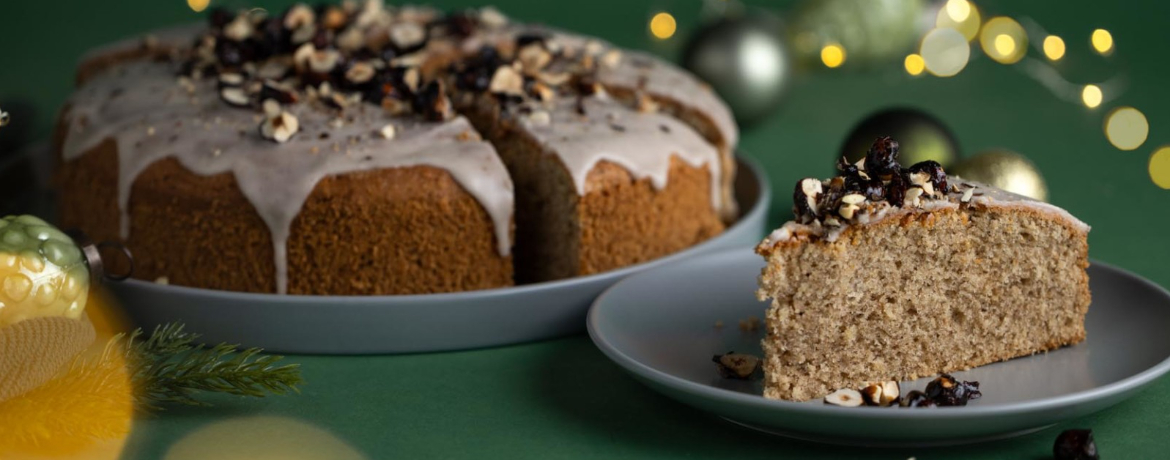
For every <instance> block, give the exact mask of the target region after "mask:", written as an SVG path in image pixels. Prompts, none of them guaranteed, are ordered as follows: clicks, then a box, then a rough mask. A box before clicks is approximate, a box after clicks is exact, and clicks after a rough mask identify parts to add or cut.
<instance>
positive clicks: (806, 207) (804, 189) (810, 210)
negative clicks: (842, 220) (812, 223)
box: [792, 177, 822, 222]
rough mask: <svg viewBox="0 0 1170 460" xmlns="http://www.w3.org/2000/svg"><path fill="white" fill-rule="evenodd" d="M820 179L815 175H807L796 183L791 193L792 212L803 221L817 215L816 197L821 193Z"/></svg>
mask: <svg viewBox="0 0 1170 460" xmlns="http://www.w3.org/2000/svg"><path fill="white" fill-rule="evenodd" d="M821 191H822V190H821V181H820V179H817V178H815V177H807V178H804V179H801V180H800V182H797V183H796V191H795V192H794V193H793V194H792V195H793V196H792V203H793V204H792V207H793V211H792V212H793V213H795V214H796V216H797V217H800V218H801V219H802V220H804V222H808V221H809V220H812V219H814V218H816V216H817V197H818V196H820V194H821Z"/></svg>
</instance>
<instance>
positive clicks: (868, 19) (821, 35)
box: [789, 0, 927, 68]
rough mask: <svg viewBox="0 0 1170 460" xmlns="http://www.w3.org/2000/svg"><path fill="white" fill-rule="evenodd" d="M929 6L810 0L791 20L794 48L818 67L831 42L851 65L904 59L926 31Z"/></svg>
mask: <svg viewBox="0 0 1170 460" xmlns="http://www.w3.org/2000/svg"><path fill="white" fill-rule="evenodd" d="M926 7H927V5H926V1H925V0H805V1H804V2H802V3H801V4H800V6H799V7H797V9H796V12H795V14H794V15H793V16H792V17H791V18H790V19H791V21H792V24H791V26H792V27H791V28H790V29H789V32H790V33H791V36H792V41H791V44H792V49H793V52H794V53H795V54H796V56H797V57H798V59H799V60H800V61H801V62H802V63H805V64H808V65H809V66H810V67H814V68H815V67H816V66H820V53H821V48H823V47H824V46H825V45H827V44H830V43H835V44H839V45H841V47H842V48H845V63H844V65H845V67H852V68H856V67H873V66H876V65H881V64H886V63H889V62H891V61H900V60H901V59H902V58H905V57H906V53H907V52H909V51H910V50H911V49H912V48H913V47H914V45H915V43H916V42H917V40H918V39H919V37H921V36H922V33H923V32H925V30H923V29H924V28H923V21H922V17H923V15H924V13H925V11H926ZM822 68H823V67H822Z"/></svg>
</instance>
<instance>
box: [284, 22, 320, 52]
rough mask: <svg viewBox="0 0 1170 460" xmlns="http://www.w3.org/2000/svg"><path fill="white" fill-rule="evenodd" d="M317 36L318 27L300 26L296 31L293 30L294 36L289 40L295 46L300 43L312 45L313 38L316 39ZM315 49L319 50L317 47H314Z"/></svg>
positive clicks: (311, 24) (312, 25)
mask: <svg viewBox="0 0 1170 460" xmlns="http://www.w3.org/2000/svg"><path fill="white" fill-rule="evenodd" d="M316 36H317V25H316V24H313V23H309V24H305V25H303V26H300V27H298V28H296V29H293V32H292V35H290V36H289V40H290V41H291V42H292V43H293V44H300V43H308V44H312V40H313V37H316ZM313 47H314V48H318V47H317V46H316V45H314V46H313Z"/></svg>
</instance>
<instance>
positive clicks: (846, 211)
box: [837, 204, 861, 219]
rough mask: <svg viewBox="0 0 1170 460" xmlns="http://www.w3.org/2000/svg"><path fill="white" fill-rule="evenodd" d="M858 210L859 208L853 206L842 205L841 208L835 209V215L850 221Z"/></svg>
mask: <svg viewBox="0 0 1170 460" xmlns="http://www.w3.org/2000/svg"><path fill="white" fill-rule="evenodd" d="M858 209H861V208H860V207H859V206H857V205H855V204H842V205H841V207H839V208H837V214H839V215H840V216H841V217H844V218H846V219H852V218H853V213H855V212H857V210H858Z"/></svg>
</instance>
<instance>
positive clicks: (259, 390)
mask: <svg viewBox="0 0 1170 460" xmlns="http://www.w3.org/2000/svg"><path fill="white" fill-rule="evenodd" d="M142 335H143V331H142V329H136V330H134V332H131V333H130V334H129V336H128V337H124V336H122V335H118V336H117V337H114V338H113V340H111V342H110V345H111V346H110V347H108V348H107V349H106V352H107V353H109V352H111V349H113V348H115V347H116V348H117V349H118V350H119V351H120V352H122V353H123V354H124V355H125V356H126V360H127V363H128V365H129V366H130V379H131V381H132V382H133V383H134V386H135V388H137V389H138V390H139V391H138V392H139V394H138V395H137V400H136V403H137V406H138V407H140V408H143V409H155V410H157V409H161V408H162V407H163V406H164V405H166V404H182V405H188V406H207V405H210V404H209V403H207V402H205V401H200V400H199V399H196V398H197V396H198V395H199V394H200V393H202V392H212V393H224V394H230V395H237V396H251V397H258V398H259V397H264V396H265V395H266V393H272V394H278V395H283V394H287V393H289V392H300V390H298V389H297V385H300V384H302V383H304V380H303V379H302V378H301V371H300V365H297V364H285V365H282V366H277V365H276V364H277V362H278V361H280V360H281V359H283V357H282V356H277V355H261V354H260V352H261V351H262V350H261V349H259V348H249V349H246V350H242V351H239V352H236V347H237V345H231V344H225V343H221V344H218V345H215V346H212V347H210V348H208V347H206V346H204V345H200V344H195V343H194V341H195V340H196V339H198V338H199V335H198V334H193V333H189V332H184V331H183V325H182V324H178V323H169V324H165V325H161V326H158V327H155V329H154V332H153V333H152V334H150V336H149V337H147V338H145V339H142ZM123 339H125V340H123Z"/></svg>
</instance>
